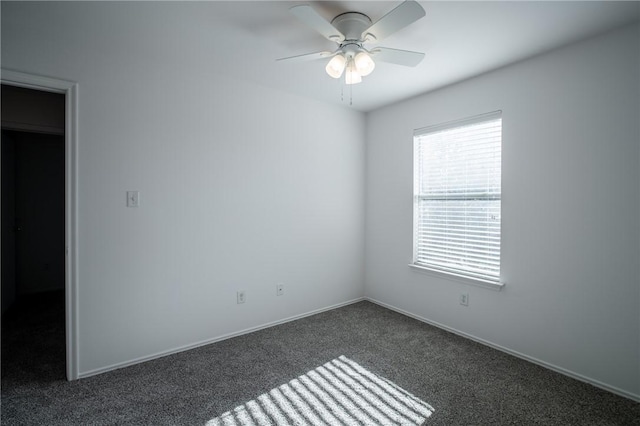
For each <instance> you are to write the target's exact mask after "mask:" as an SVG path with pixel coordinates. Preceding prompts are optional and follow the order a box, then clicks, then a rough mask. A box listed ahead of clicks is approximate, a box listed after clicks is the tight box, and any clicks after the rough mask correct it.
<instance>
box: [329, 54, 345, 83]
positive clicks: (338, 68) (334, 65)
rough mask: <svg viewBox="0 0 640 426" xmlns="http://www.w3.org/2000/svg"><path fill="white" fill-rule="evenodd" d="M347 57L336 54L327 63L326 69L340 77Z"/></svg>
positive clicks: (330, 73)
mask: <svg viewBox="0 0 640 426" xmlns="http://www.w3.org/2000/svg"><path fill="white" fill-rule="evenodd" d="M346 64H347V59H346V58H345V57H344V56H343V55H336V56H334V57H333V58H331V60H330V61H329V63H328V64H327V66H326V68H325V70H326V71H327V74H329V75H330V76H331V77H333V78H340V76H341V75H342V73H343V71H344V68H345V65H346Z"/></svg>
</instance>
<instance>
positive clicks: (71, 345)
mask: <svg viewBox="0 0 640 426" xmlns="http://www.w3.org/2000/svg"><path fill="white" fill-rule="evenodd" d="M1 81H2V84H7V85H11V86H18V87H25V88H28V89H36V90H42V91H45V92H54V93H62V94H64V95H65V132H64V139H65V318H66V319H65V324H66V326H65V329H66V352H67V360H66V361H67V362H66V372H67V380H76V379H77V378H78V375H79V371H78V367H79V362H78V84H77V83H75V82H72V81H66V80H59V79H56V78H50V77H43V76H38V75H33V74H26V73H22V72H18V71H12V70H7V69H4V68H2V69H1Z"/></svg>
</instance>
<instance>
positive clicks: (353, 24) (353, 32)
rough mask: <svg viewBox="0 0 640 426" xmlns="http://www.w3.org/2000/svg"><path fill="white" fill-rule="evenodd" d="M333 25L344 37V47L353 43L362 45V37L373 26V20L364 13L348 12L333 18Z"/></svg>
mask: <svg viewBox="0 0 640 426" xmlns="http://www.w3.org/2000/svg"><path fill="white" fill-rule="evenodd" d="M331 25H333V26H334V27H336V29H337V30H338V31H340V32H341V33H342V34H343V35H344V38H345V40H344V42H343V43H342V44H343V45H344V44H352V43H353V42H357V43H362V40H361V39H360V36H361V35H362V32H363V31H364V30H366V29H367V28H369V27H370V26H371V19H370V18H369V17H368V16H367V15H365V14H364V13H360V12H346V13H342V14H340V15H338V16H336V17H335V18H333V20H332V21H331ZM349 42H351V43H349Z"/></svg>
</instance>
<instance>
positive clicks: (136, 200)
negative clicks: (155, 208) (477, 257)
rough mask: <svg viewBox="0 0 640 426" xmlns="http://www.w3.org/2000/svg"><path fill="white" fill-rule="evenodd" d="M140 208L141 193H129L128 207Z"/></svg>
mask: <svg viewBox="0 0 640 426" xmlns="http://www.w3.org/2000/svg"><path fill="white" fill-rule="evenodd" d="M138 206H140V191H127V207H138Z"/></svg>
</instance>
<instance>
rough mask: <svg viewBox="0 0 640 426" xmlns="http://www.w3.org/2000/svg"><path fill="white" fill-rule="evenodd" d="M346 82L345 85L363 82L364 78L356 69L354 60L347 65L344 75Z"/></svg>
mask: <svg viewBox="0 0 640 426" xmlns="http://www.w3.org/2000/svg"><path fill="white" fill-rule="evenodd" d="M344 82H345V84H358V83H360V82H362V76H361V75H360V73H359V72H358V70H357V69H356V66H355V64H354V61H353V60H351V61H349V63H348V64H347V71H346V73H345V75H344Z"/></svg>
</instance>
